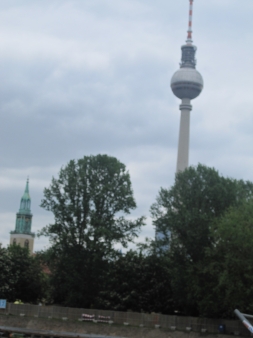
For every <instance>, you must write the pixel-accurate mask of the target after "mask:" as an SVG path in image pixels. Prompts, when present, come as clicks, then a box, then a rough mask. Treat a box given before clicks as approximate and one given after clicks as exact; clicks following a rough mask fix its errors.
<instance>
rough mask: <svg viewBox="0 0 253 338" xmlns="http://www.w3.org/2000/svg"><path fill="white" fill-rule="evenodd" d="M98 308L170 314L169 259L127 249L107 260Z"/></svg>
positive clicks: (171, 307) (97, 303)
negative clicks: (112, 259)
mask: <svg viewBox="0 0 253 338" xmlns="http://www.w3.org/2000/svg"><path fill="white" fill-rule="evenodd" d="M106 281H107V282H106V283H105V285H104V289H103V290H102V291H101V292H100V293H99V296H98V297H97V300H96V306H97V307H98V308H103V309H110V310H115V311H127V310H131V311H136V312H138V311H139V312H162V313H173V310H174V307H173V304H172V295H171V288H170V269H169V261H168V260H167V259H166V258H165V257H157V256H154V255H150V256H144V255H142V254H141V253H137V252H134V251H129V252H128V253H126V254H125V255H119V256H118V258H117V259H115V260H114V261H111V262H110V263H109V266H108V270H107V277H106Z"/></svg>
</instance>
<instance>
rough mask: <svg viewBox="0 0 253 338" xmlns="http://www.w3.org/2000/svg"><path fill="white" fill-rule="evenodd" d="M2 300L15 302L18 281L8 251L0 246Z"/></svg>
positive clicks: (0, 292) (0, 294)
mask: <svg viewBox="0 0 253 338" xmlns="http://www.w3.org/2000/svg"><path fill="white" fill-rule="evenodd" d="M0 271H1V274H0V298H2V299H7V300H13V298H14V297H15V283H16V280H17V277H16V274H15V273H14V269H13V262H12V260H11V258H10V256H9V254H8V250H7V249H5V248H2V247H1V245H0Z"/></svg>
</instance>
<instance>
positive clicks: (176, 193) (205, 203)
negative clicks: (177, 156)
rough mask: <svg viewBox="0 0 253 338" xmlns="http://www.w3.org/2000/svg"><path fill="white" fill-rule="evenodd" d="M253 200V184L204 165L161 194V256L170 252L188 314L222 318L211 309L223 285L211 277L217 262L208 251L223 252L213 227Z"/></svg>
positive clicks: (156, 216)
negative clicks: (215, 290) (217, 289)
mask: <svg viewBox="0 0 253 338" xmlns="http://www.w3.org/2000/svg"><path fill="white" fill-rule="evenodd" d="M252 196H253V183H252V182H244V181H242V180H235V179H231V178H225V177H223V176H221V175H220V174H219V173H218V171H216V170H215V169H213V168H208V167H206V166H203V165H200V164H199V165H198V166H197V167H189V168H187V169H186V170H185V171H184V172H179V173H178V174H177V175H176V179H175V184H174V185H173V186H172V187H171V188H170V189H164V188H162V189H161V190H160V192H159V195H158V197H157V200H156V203H154V204H153V205H152V207H151V213H152V216H153V220H154V225H155V227H156V231H157V232H158V233H159V237H158V238H157V240H156V246H157V247H158V248H159V247H160V249H161V250H160V253H162V252H163V251H169V252H168V254H169V256H170V260H171V276H172V279H171V287H172V292H173V298H174V302H175V304H177V308H178V310H179V311H181V312H182V313H185V314H190V315H199V314H201V315H206V314H207V313H208V314H209V315H210V316H214V315H215V313H216V314H217V312H215V311H216V310H214V309H215V305H214V306H213V311H212V312H211V311H210V309H211V307H210V306H209V307H208V306H207V303H208V302H209V304H211V303H212V302H213V301H214V298H212V296H211V294H212V293H211V292H210V293H208V292H206V290H209V289H212V288H214V286H215V283H217V278H216V277H215V273H211V270H212V269H214V264H213V262H214V260H213V259H212V258H211V256H210V255H208V254H207V252H208V250H209V252H210V251H211V252H213V253H214V252H216V251H217V250H218V246H217V239H215V236H214V233H213V231H212V226H213V223H214V222H219V220H220V219H221V217H222V216H223V215H224V214H225V213H226V212H227V211H228V210H229V208H231V207H233V208H235V210H236V208H240V206H241V205H242V204H243V203H246V202H248V201H250V200H252ZM166 248H167V249H166ZM168 248H169V250H168ZM217 264H220V263H217ZM219 266H220V267H221V264H220V265H219ZM217 269H218V268H217V267H216V268H215V269H214V270H213V271H217ZM223 275H224V274H223ZM216 296H217V298H216V299H217V300H218V295H217V294H216ZM211 298H212V299H211ZM217 303H218V301H217V302H216V305H217ZM207 308H208V309H209V310H207ZM219 310H221V304H220V303H219Z"/></svg>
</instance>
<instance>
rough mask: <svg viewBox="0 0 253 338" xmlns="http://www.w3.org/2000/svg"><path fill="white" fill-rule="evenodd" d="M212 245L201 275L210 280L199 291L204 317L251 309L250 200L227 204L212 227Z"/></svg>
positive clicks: (252, 218)
mask: <svg viewBox="0 0 253 338" xmlns="http://www.w3.org/2000/svg"><path fill="white" fill-rule="evenodd" d="M212 233H213V239H214V244H215V245H214V246H213V247H212V248H211V249H208V250H207V253H206V260H208V261H209V262H210V263H209V264H207V265H206V266H205V268H204V269H203V275H204V276H205V278H208V280H209V282H211V283H212V285H211V287H210V288H209V292H208V295H207V294H204V292H202V293H203V297H202V301H201V302H200V304H199V306H200V310H201V312H202V313H204V314H205V315H206V316H216V317H217V316H220V317H229V316H231V314H232V313H233V310H234V309H235V308H239V309H241V310H242V311H243V312H245V313H252V312H253V301H252V299H253V200H249V201H244V202H243V203H242V204H241V205H239V206H236V207H231V208H229V209H228V210H227V212H225V214H223V216H222V217H221V218H220V219H218V220H216V221H215V222H214V223H213V226H212Z"/></svg>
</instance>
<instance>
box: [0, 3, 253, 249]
mask: <svg viewBox="0 0 253 338" xmlns="http://www.w3.org/2000/svg"><path fill="white" fill-rule="evenodd" d="M188 10H189V1H188V0H176V1H172V0H43V1H42V0H22V1H20V0H1V2H0V118H1V123H0V161H1V162H0V163H1V165H0V242H2V243H3V245H4V246H6V245H7V244H8V242H9V236H10V235H9V232H10V231H11V230H14V228H15V218H16V212H17V211H18V209H19V204H20V198H21V196H22V194H23V191H24V188H25V182H26V178H27V176H29V177H30V195H31V198H32V213H33V215H34V216H33V226H32V230H33V231H34V232H37V231H38V230H39V229H41V228H42V227H43V226H44V225H46V224H48V223H49V222H50V221H52V220H53V218H52V215H51V214H50V213H49V212H46V211H44V210H43V209H42V208H40V207H39V204H40V201H41V199H42V197H43V189H44V187H47V186H49V184H50V181H51V178H52V176H57V173H58V172H59V170H60V168H61V166H64V165H66V164H67V162H68V161H69V160H71V159H78V158H81V157H82V156H84V155H97V154H108V155H111V156H115V157H117V158H118V159H119V160H120V161H121V162H123V163H124V164H125V165H126V166H127V168H128V170H129V172H130V175H131V179H132V184H133V190H134V195H135V199H136V202H137V205H138V208H137V209H136V210H135V211H134V212H133V214H132V215H133V217H137V216H141V215H145V216H146V217H147V226H146V227H145V228H144V229H143V231H142V233H141V235H140V237H139V239H138V240H139V241H143V239H144V238H145V237H153V236H154V229H153V226H152V224H151V220H150V213H149V208H150V206H151V204H152V203H153V202H154V201H155V198H156V196H157V194H158V191H159V189H160V187H168V188H169V187H170V186H171V185H172V184H173V181H174V176H175V169H176V157H177V143H178V132H179V119H180V111H179V104H180V101H179V99H177V98H176V97H174V96H173V94H172V92H171V89H170V80H171V77H172V75H173V73H174V72H175V71H176V70H177V69H178V68H179V62H180V58H181V49H180V48H181V45H182V44H184V42H185V40H186V31H187V25H188ZM252 16H253V1H252V0H240V1H238V0H195V1H194V14H193V40H194V44H195V45H196V46H197V47H198V51H197V55H196V56H197V61H198V62H197V69H198V71H199V72H200V73H201V74H202V76H203V78H204V90H203V92H202V94H201V95H200V96H199V97H198V98H197V99H196V100H194V101H192V105H193V110H192V113H191V137H190V139H191V140H190V164H191V165H197V164H198V163H203V164H205V165H207V166H211V167H215V168H216V169H217V170H219V172H220V173H221V174H222V175H224V176H229V177H233V178H238V179H244V180H252V181H253V157H252V155H253V40H252V31H253V21H252ZM47 243H48V242H47V239H45V238H40V239H37V238H36V240H35V250H40V249H43V248H45V247H46V246H47V245H48V244H47Z"/></svg>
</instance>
